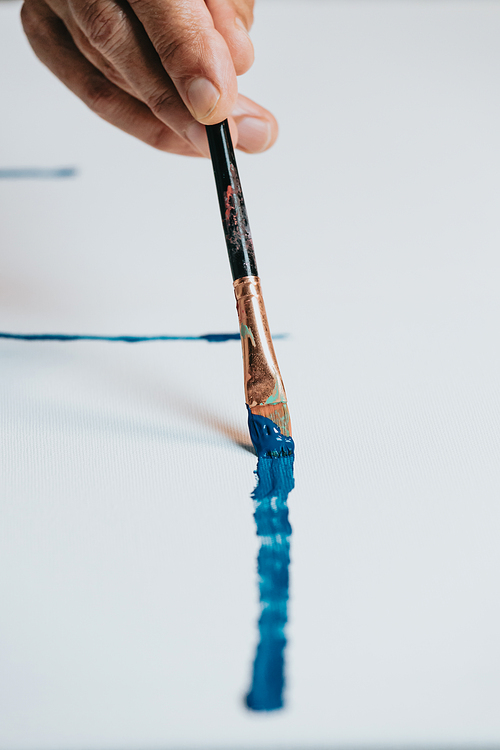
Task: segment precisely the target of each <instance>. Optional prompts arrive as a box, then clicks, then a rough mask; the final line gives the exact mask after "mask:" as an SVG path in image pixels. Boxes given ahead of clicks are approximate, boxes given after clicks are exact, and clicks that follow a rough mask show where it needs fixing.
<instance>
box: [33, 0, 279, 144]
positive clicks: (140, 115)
mask: <svg viewBox="0 0 500 750" xmlns="http://www.w3.org/2000/svg"><path fill="white" fill-rule="evenodd" d="M252 8H253V0H128V2H127V1H126V0H25V3H24V5H23V8H22V11H21V18H22V22H23V26H24V30H25V32H26V35H27V37H28V39H29V41H30V44H31V46H32V47H33V50H34V51H35V53H36V55H37V56H38V57H39V58H40V60H41V61H42V62H43V63H45V65H47V67H48V68H50V70H51V71H52V72H53V73H54V74H55V75H56V76H57V77H58V78H59V79H60V80H61V81H62V82H63V83H65V84H66V86H68V88H70V89H71V90H72V91H73V92H74V93H75V94H76V95H77V96H79V97H80V99H82V100H83V101H84V102H85V104H87V105H88V106H89V107H90V109H92V110H93V111H94V112H96V114H98V115H100V117H102V118H103V119H104V120H107V121H108V122H110V123H112V124H113V125H116V126H117V127H118V128H121V130H124V131H125V132H126V133H130V134H131V135H134V136H136V137H137V138H140V139H141V140H142V141H145V142H146V143H149V145H151V146H154V147H155V148H158V149H160V150H162V151H170V152H172V153H176V154H185V155H186V156H200V155H203V156H209V150H208V142H207V138H206V133H205V128H204V125H209V124H214V123H217V122H221V121H222V120H224V119H225V118H226V117H229V122H230V127H231V132H232V135H233V140H234V142H235V144H237V146H238V148H240V149H242V150H243V151H247V152H250V153H253V152H258V151H264V150H265V149H267V148H269V146H271V145H272V144H273V143H274V141H275V140H276V137H277V133H278V126H277V123H276V120H275V119H274V117H273V115H272V114H271V113H270V112H268V111H267V110H266V109H264V108H263V107H261V106H259V105H258V104H256V103H255V102H253V101H251V100H250V99H247V98H246V97H244V96H241V95H238V87H237V81H236V76H237V75H241V74H242V73H245V72H246V71H247V70H248V69H249V68H250V66H251V65H252V63H253V47H252V43H251V41H250V37H249V36H248V33H247V29H249V28H250V26H251V24H252V20H253V13H252ZM201 123H203V124H201Z"/></svg>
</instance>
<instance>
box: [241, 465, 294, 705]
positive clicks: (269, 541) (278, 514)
mask: <svg viewBox="0 0 500 750" xmlns="http://www.w3.org/2000/svg"><path fill="white" fill-rule="evenodd" d="M293 461H294V457H293V455H291V456H280V457H278V458H269V457H267V456H260V457H259V460H258V464H257V471H256V475H257V486H256V488H255V490H254V492H253V494H252V497H253V500H254V504H255V513H254V518H255V523H256V525H257V535H258V536H259V537H260V539H261V544H260V550H259V554H258V558H257V569H258V574H259V589H260V606H261V614H260V618H259V643H258V646H257V651H256V654H255V659H254V663H253V678H252V686H251V688H250V691H249V693H248V695H247V697H246V705H247V707H248V708H250V709H252V710H253V711H274V710H276V709H279V708H282V707H283V691H284V686H285V675H284V666H285V658H284V657H285V648H286V634H285V625H286V623H287V605H288V581H289V579H288V567H289V564H290V536H291V533H292V527H291V526H290V522H289V520H288V506H287V499H288V495H289V494H290V492H291V491H292V490H293V487H294V484H295V480H294V478H293Z"/></svg>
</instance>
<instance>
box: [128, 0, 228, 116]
mask: <svg viewBox="0 0 500 750" xmlns="http://www.w3.org/2000/svg"><path fill="white" fill-rule="evenodd" d="M130 5H131V7H132V9H133V10H134V12H135V13H136V15H137V17H138V18H139V20H140V21H141V23H142V24H143V26H144V28H145V30H146V33H147V35H148V37H149V38H150V39H151V41H152V43H153V45H154V47H155V49H156V51H157V53H158V55H159V57H160V60H161V62H162V65H163V67H164V69H165V70H166V72H167V73H168V76H169V77H170V79H171V80H172V81H173V83H174V84H175V87H176V89H177V91H178V92H179V95H180V97H181V98H182V101H183V102H184V104H185V105H186V107H187V108H188V109H189V111H190V112H191V114H192V115H193V117H194V118H195V119H196V120H198V121H199V122H202V123H204V124H205V125H209V124H214V123H217V122H221V120H224V119H225V118H226V117H228V116H229V114H230V113H231V110H232V109H233V107H234V105H235V103H236V97H237V94H238V87H237V82H236V74H235V70H234V65H233V61H232V58H231V54H230V52H229V49H228V46H227V44H226V42H225V41H224V38H223V37H222V35H221V34H220V33H219V32H218V31H217V30H216V29H215V27H214V22H213V19H212V16H211V14H210V12H209V10H208V8H207V6H206V4H205V2H204V0H130Z"/></svg>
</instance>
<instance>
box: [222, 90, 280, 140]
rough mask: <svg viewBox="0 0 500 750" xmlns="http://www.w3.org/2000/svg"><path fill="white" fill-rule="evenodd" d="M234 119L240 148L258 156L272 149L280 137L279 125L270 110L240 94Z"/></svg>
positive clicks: (234, 111) (233, 115) (234, 110)
mask: <svg viewBox="0 0 500 750" xmlns="http://www.w3.org/2000/svg"><path fill="white" fill-rule="evenodd" d="M232 117H233V119H234V121H235V124H236V126H237V128H238V148H239V149H241V150H242V151H246V152H247V153H251V154H256V153H260V152H261V151H266V150H267V149H268V148H270V147H271V146H272V145H273V143H274V142H275V141H276V138H277V137H278V123H277V122H276V119H275V118H274V116H273V115H272V114H271V112H269V110H267V109H264V107H261V106H260V104H257V103H256V102H254V101H252V100H251V99H248V98H247V97H246V96H243V95H242V94H240V95H239V96H238V101H237V103H236V106H235V107H234V109H233V111H232Z"/></svg>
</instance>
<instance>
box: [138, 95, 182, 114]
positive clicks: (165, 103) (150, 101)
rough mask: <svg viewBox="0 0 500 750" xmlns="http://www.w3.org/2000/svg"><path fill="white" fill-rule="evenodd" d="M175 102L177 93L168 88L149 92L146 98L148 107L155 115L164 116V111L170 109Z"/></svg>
mask: <svg viewBox="0 0 500 750" xmlns="http://www.w3.org/2000/svg"><path fill="white" fill-rule="evenodd" d="M175 103H177V95H176V94H175V93H174V92H173V91H168V90H166V91H165V90H163V91H160V92H156V93H155V94H151V95H150V96H149V97H148V98H147V100H146V104H147V105H148V107H149V109H150V110H151V112H152V113H153V114H154V115H156V116H157V117H161V116H165V112H166V111H167V110H168V109H171V108H172V107H173V105H174V104H175Z"/></svg>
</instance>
